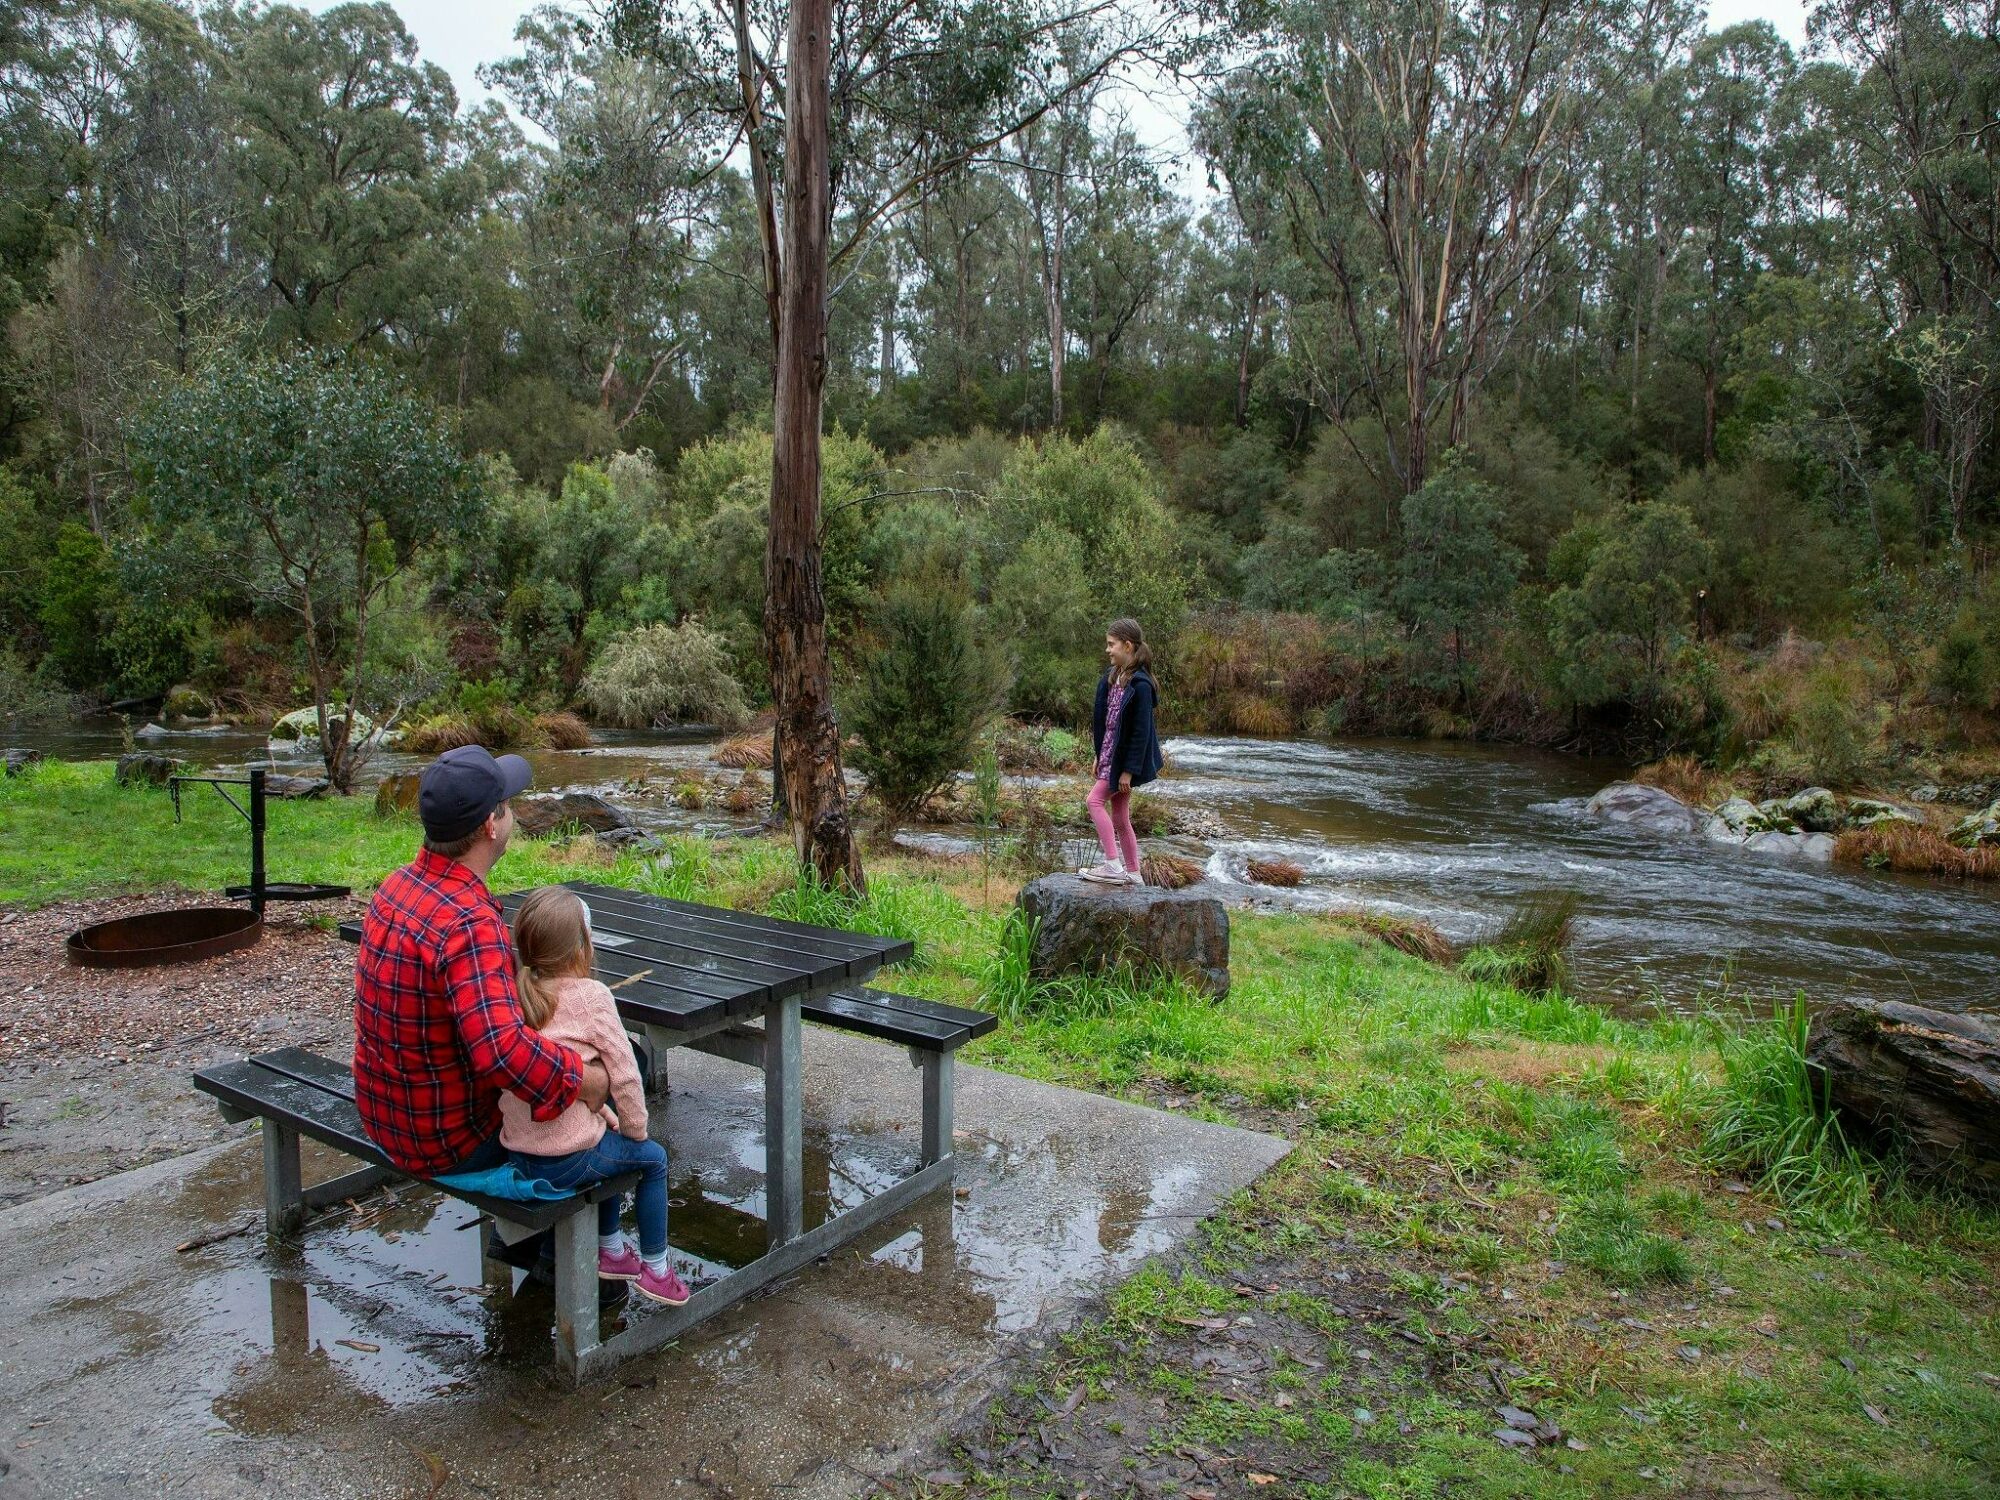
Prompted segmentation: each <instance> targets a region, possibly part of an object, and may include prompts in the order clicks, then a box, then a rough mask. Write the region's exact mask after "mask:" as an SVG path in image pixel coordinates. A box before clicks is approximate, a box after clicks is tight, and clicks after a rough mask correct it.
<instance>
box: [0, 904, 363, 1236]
mask: <svg viewBox="0 0 2000 1500" xmlns="http://www.w3.org/2000/svg"><path fill="white" fill-rule="evenodd" d="M213 901H214V898H213V897H205V896H202V895H199V894H193V893H174V894H165V895H160V894H155V895H151V896H145V897H129V896H127V897H117V898H112V899H106V900H96V901H71V902H63V903H60V904H58V905H53V906H45V907H42V908H40V909H39V910H36V911H24V910H20V909H17V908H11V907H0V1206H5V1205H8V1204H14V1203H21V1202H25V1201H27V1200H29V1199H32V1198H38V1197H41V1196H42V1195H43V1194H45V1193H51V1192H54V1191H56V1190H57V1189H59V1188H64V1187H69V1186H72V1185H74V1184H76V1183H79V1182H90V1181H92V1180H94V1179H96V1178H99V1177H104V1176H107V1175H109V1174H110V1173H112V1172H122V1171H125V1170H126V1169H128V1168H131V1167H137V1166H142V1165H144V1164H145V1163H147V1162H150V1161H157V1160H159V1159H160V1158H162V1157H166V1156H175V1155H179V1154H180V1153H182V1152H186V1151H193V1150H196V1149H197V1148H199V1147H201V1146H205V1145H207V1144H209V1143H210V1142H212V1141H215V1140H218V1139H221V1138H222V1137H223V1136H225V1135H226V1134H228V1133H230V1132H231V1131H233V1130H235V1129H237V1128H240V1127H234V1126H226V1125H224V1124H223V1122H222V1119H221V1116H220V1115H218V1114H217V1113H216V1111H215V1107H214V1105H213V1103H212V1102H211V1101H210V1100H209V1099H208V1098H207V1096H206V1095H202V1094H198V1093H196V1092H195V1090H194V1087H193V1084H192V1083H191V1082H190V1078H189V1075H190V1074H191V1073H192V1072H193V1070H194V1069H195V1068H197V1067H200V1066H202V1065H203V1064H204V1063H208V1062H214V1061H218V1060H221V1059H224V1058H230V1057H240V1056H243V1055H244V1054H246V1053H250V1052H261V1051H268V1050H269V1049H270V1048H273V1047H282V1046H285V1045H287V1044H290V1043H296V1044H298V1045H300V1046H310V1047H314V1048H317V1049H319V1050H321V1051H324V1052H327V1053H329V1054H330V1055H334V1056H338V1057H341V1058H345V1057H347V1056H348V1055H349V1053H350V1052H351V1051H352V1048H353V1022H352V1015H351V1011H352V1006H353V976H354V950H353V949H352V948H350V947H349V946H348V945H347V944H346V943H343V942H341V941H340V940H339V938H337V937H336V936H335V935H334V934H333V932H332V931H331V925H330V919H338V918H342V917H347V916H353V915H358V914H359V913H360V911H361V910H362V903H360V902H358V901H346V902H336V901H319V902H314V903H312V904H311V905H310V906H309V907H282V906H280V907H274V908H273V909H272V911H271V912H270V913H269V914H268V916H267V918H266V922H265V934H264V940H263V941H262V942H260V943H259V944H258V945H257V946H256V947H254V948H248V949H244V950H241V951H239V952H236V953H226V954H224V955H222V956H221V957H219V958H212V959H208V960H206V961H205V962H202V963H194V964H179V965H174V966H172V967H169V968H159V969H79V968H76V967H73V966H72V965H71V964H70V963H69V961H68V960H67V959H66V958H65V957H64V955H63V939H64V938H66V937H67V936H68V935H69V934H70V933H71V932H72V931H74V930H75V929H76V928H78V927H82V926H85V925H87V924H89V923H91V922H101V921H104V920H106V919H107V918H110V917H116V916H123V915H126V914H129V913H132V912H138V911H155V910H159V909H161V908H164V907H174V906H200V905H206V904H210V903H212V902H213ZM315 924H318V925H315Z"/></svg>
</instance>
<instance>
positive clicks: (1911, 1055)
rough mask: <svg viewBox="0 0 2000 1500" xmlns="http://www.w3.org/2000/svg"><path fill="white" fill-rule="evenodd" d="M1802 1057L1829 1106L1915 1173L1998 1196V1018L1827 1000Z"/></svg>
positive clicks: (1891, 1004)
mask: <svg viewBox="0 0 2000 1500" xmlns="http://www.w3.org/2000/svg"><path fill="white" fill-rule="evenodd" d="M1806 1057H1807V1060H1808V1061H1809V1062H1810V1063H1812V1064H1813V1066H1815V1067H1817V1068H1819V1069H1820V1070H1821V1071H1822V1072H1823V1073H1824V1074H1825V1076H1826V1080H1827V1093H1828V1096H1829V1098H1830V1099H1831V1100H1832V1102H1833V1105H1834V1107H1835V1108H1836V1109H1838V1110H1840V1112H1841V1113H1842V1114H1843V1115H1845V1116H1847V1117H1848V1118H1849V1119H1850V1120H1852V1121H1853V1122H1855V1123H1857V1124H1859V1125H1861V1126H1863V1127H1865V1128H1866V1129H1869V1130H1872V1131H1875V1132H1877V1133H1879V1134H1883V1135H1888V1136H1894V1137H1895V1138H1896V1139H1897V1140H1899V1141H1900V1142H1901V1143H1902V1146H1903V1151H1904V1154H1905V1156H1906V1158H1907V1159H1908V1161H1909V1162H1910V1164H1911V1166H1912V1167H1913V1168H1914V1169H1915V1170H1916V1171H1917V1172H1918V1173H1920V1174H1922V1175H1930V1176H1937V1175H1945V1176H1950V1177H1954V1178H1959V1179H1962V1180H1963V1181H1965V1182H1966V1183H1967V1184H1968V1185H1969V1186H1971V1187H1974V1188H1976V1189H1978V1190H1979V1191H1982V1192H1984V1193H1986V1194H1988V1195H1989V1196H1993V1197H2000V1017H1996V1016H1992V1015H1982V1014H1979V1013H1977V1012H1964V1013H1957V1012H1951V1011H1938V1010H1928V1009H1926V1008H1925V1007H1923V1006H1920V1005H1906V1004H1904V1003H1903V1002H1902V1001H1900V1000H1883V1001H1867V1000H1836V1001H1831V1002H1829V1003H1827V1004H1826V1005H1824V1006H1822V1007H1821V1008H1820V1009H1819V1010H1818V1011H1817V1012H1816V1013H1815V1014H1814V1016H1813V1022H1812V1035H1811V1037H1810V1039H1809V1040H1808V1042H1807V1044H1806Z"/></svg>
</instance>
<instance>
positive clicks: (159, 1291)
mask: <svg viewBox="0 0 2000 1500" xmlns="http://www.w3.org/2000/svg"><path fill="white" fill-rule="evenodd" d="M806 1054H807V1069H806V1118H807V1122H808V1129H809V1133H810V1137H811V1146H810V1160H809V1165H808V1174H807V1175H808V1180H807V1197H808V1203H807V1214H806V1220H807V1224H808V1225H809V1226H810V1225H811V1224H813V1223H816V1222H819V1221H820V1219H821V1218H823V1217H824V1215H825V1213H826V1212H827V1208H828V1205H829V1204H832V1205H835V1206H838V1205H841V1204H844V1203H850V1202H853V1201H855V1200H856V1199H857V1197H858V1196H860V1195H863V1194H865V1193H866V1192H867V1191H869V1190H870V1189H871V1188H872V1187H873V1186H874V1185H876V1184H877V1183H879V1182H881V1181H884V1180H887V1179H889V1178H891V1177H894V1176H896V1175H900V1174H901V1173H903V1172H906V1171H908V1170H909V1169H910V1168H912V1167H913V1166H914V1164H915V1162H916V1159H917V1151H918V1112H919V1099H918V1074H917V1073H916V1071H915V1070H914V1069H912V1068H911V1067H910V1066H909V1065H908V1063H907V1061H906V1059H905V1055H904V1054H903V1053H902V1052H901V1051H900V1050H899V1049H895V1048H891V1047H887V1046H884V1045H881V1044H879V1043H874V1042H869V1041H865V1040H862V1039H859V1038H855V1037H849V1036H844V1035H840V1034H836V1033H831V1032H824V1031H820V1030H818V1029H816V1028H808V1034H807V1048H806ZM669 1071H670V1076H671V1080H672V1086H673V1087H672V1094H671V1097H670V1098H669V1099H668V1100H667V1101H665V1102H664V1104H663V1106H662V1107H660V1108H659V1109H658V1110H657V1111H656V1113H655V1116H654V1124H653V1133H654V1134H655V1135H656V1136H657V1137H659V1138H660V1139H662V1140H664V1141H665V1142H666V1143H667V1146H668V1150H669V1153H670V1156H671V1158H672V1161H673V1171H674V1178H675V1189H674V1202H675V1207H674V1208H673V1210H672V1225H671V1237H672V1239H673V1243H674V1246H675V1248H676V1251H677V1252H680V1251H686V1252H690V1253H692V1254H693V1255H695V1256H698V1257H700V1258H702V1259H704V1260H707V1261H710V1262H713V1263H716V1264H740V1263H741V1262H742V1261H744V1260H747V1259H749V1258H750V1257H752V1256H754V1255H755V1254H756V1253H758V1251H759V1249H760V1248H761V1224H760V1222H759V1218H758V1216H759V1215H760V1214H761V1208H762V1204H761V1191H762V1180H761V1176H760V1164H761V1161H762V1149H763V1148H762V1121H763V1092H762V1080H761V1077H760V1076H759V1075H758V1074H756V1073H755V1072H753V1071H751V1070H750V1069H747V1068H743V1067H739V1066H737V1065H735V1064H732V1063H728V1062H724V1061H721V1060H719V1059H716V1058H712V1057H706V1056H702V1055H699V1054H693V1053H674V1054H670V1061H669ZM958 1123H959V1139H958V1157H959V1161H958V1169H957V1192H956V1194H952V1195H947V1194H943V1193H939V1194H935V1195H933V1197H932V1198H931V1199H930V1200H928V1201H927V1202H926V1203H924V1204H923V1205H921V1206H920V1207H919V1208H918V1209H916V1210H914V1211H913V1212H911V1213H909V1214H908V1215H905V1216H903V1217H901V1218H898V1219H894V1220H892V1221H891V1222H890V1223H889V1224H888V1225H886V1226H884V1227H882V1228H880V1229H878V1230H876V1231H874V1232H873V1233H871V1234H870V1235H868V1236H866V1237H864V1238H863V1239H861V1240H859V1241H856V1242H855V1243H853V1244H852V1245H849V1246H848V1247H846V1248H844V1249H843V1250H842V1251H841V1252H839V1253H838V1254H836V1255H835V1256H833V1257H831V1258H830V1259H829V1260H828V1261H826V1262H824V1263H822V1264H820V1265H818V1266H816V1267H814V1268H812V1269H810V1270H807V1271H805V1272H803V1273H801V1274H800V1275H798V1276H796V1277H794V1278H792V1279H790V1280H789V1281H786V1282H782V1283H780V1284H778V1286H777V1287H775V1288H774V1289H773V1290H772V1291H771V1292H769V1293H766V1294H764V1295H761V1296H758V1297H755V1298H752V1299H751V1300H750V1301H748V1302H746V1303H745V1304H743V1305H742V1306H740V1307H737V1308H735V1309H732V1310H731V1311H729V1312H727V1313H724V1314H723V1315H721V1316H720V1317H718V1318H716V1319H714V1320H713V1321H712V1322H710V1323H708V1324H706V1325H704V1326H703V1327H702V1328H701V1329H699V1330H697V1331H696V1332H695V1333H693V1334H691V1335H689V1336H688V1337H687V1338H685V1339H683V1340H682V1341H681V1342H680V1343H678V1344H677V1345H673V1346H669V1347H668V1348H667V1349H665V1350H662V1351H660V1352H658V1353H655V1354H651V1355H647V1356H645V1357H642V1358H639V1359H635V1360H633V1361H631V1362H629V1363H627V1364H626V1365H623V1366H621V1367H620V1369H619V1370H618V1371H617V1372H616V1373H615V1374H614V1375H613V1376H612V1377H611V1378H609V1379H608V1380H605V1381H603V1382H600V1383H599V1384H597V1385H594V1386H590V1387H586V1388H585V1389H583V1390H581V1391H571V1390H569V1389H567V1388H566V1387H565V1386H563V1385H562V1384H561V1383H560V1381H559V1379H558V1378H557V1376H556V1375H555V1372H554V1368H553V1365H552V1362H551V1359H550V1354H549V1343H548V1339H549V1334H548V1327H549V1305H548V1301H547V1298H546V1296H545V1295H544V1294H542V1293H540V1292H538V1291H536V1290H535V1289H534V1288H532V1287H525V1286H523V1287H521V1288H520V1289H519V1290H512V1289H508V1290H502V1289H499V1288H487V1287H483V1286H482V1285H481V1261H480V1246H479V1244H478V1233H477V1231H476V1229H474V1228H473V1227H471V1226H472V1223H473V1215H472V1213H471V1211H470V1210H468V1209H467V1208H466V1207H465V1206H464V1205H463V1204H461V1203H458V1202H457V1201H455V1200H453V1199H449V1198H445V1197H443V1196H442V1195H439V1194H436V1193H433V1192H430V1191H428V1190H416V1189H406V1190H404V1191H403V1192H402V1193H401V1194H400V1195H398V1197H397V1199H396V1201H395V1202H394V1203H393V1204H392V1205H387V1206H383V1205H381V1204H379V1203H377V1202H372V1201H371V1202H370V1203H367V1204H364V1205H362V1206H361V1207H360V1208H359V1209H358V1210H356V1211H352V1212H348V1213H346V1214H345V1215H344V1217H342V1218H341V1219H339V1220H338V1221H336V1222H323V1223H321V1224H320V1225H319V1226H317V1227H316V1228H314V1229H312V1230H309V1231H308V1233H307V1235H306V1237H305V1239H304V1240H303V1242H302V1243H300V1244H298V1245H295V1246H290V1247H278V1248H268V1247H266V1246H265V1244H264V1242H263V1239H262V1235H261V1226H260V1228H259V1229H258V1230H256V1231H253V1232H252V1233H250V1234H247V1235H241V1236H238V1237H235V1238H231V1239H225V1240H220V1241H218V1242H216V1243H214V1244H211V1245H208V1246H205V1247H202V1248H199V1249H194V1250H190V1251H188V1252H186V1253H176V1251H175V1249H174V1247H175V1246H176V1245H178V1244H181V1243H184V1242H186V1241H189V1240H192V1239H195V1238H197V1237H200V1236H203V1235H207V1234H213V1233H215V1232H216V1231H218V1230H223V1229H228V1228H230V1227H232V1226H235V1225H239V1224H242V1223H244V1222H246V1221H248V1220H249V1219H250V1218H251V1217H252V1216H253V1215H254V1214H256V1213H257V1211H258V1205H259V1204H260V1202H261V1196H260V1189H259V1185H258V1171H259V1153H258V1149H257V1145H256V1142H255V1140H254V1139H253V1138H249V1137H246V1139H245V1140H244V1141H242V1142H241V1143H238V1144H232V1145H227V1146H224V1147H221V1148H217V1149H214V1150H211V1151H206V1152H200V1153H196V1154H195V1155H193V1156H188V1157H182V1158H178V1159H176V1160H173V1161H169V1162H162V1163H158V1164H155V1165H154V1166H151V1167H147V1168H144V1169H142V1170H140V1171H136V1172H130V1173H125V1174H123V1175H121V1176H119V1177H113V1178H108V1179H105V1180H104V1181H101V1182H97V1183H92V1184H89V1185H87V1186H85V1187H81V1188H75V1189H71V1190H69V1191H67V1192H64V1193H60V1194H56V1195H54V1196H51V1197H49V1198H44V1199H41V1200H39V1201H37V1202H35V1203H31V1204H26V1205H23V1206H21V1207H19V1208H17V1209H12V1210H9V1211H7V1212H6V1213H4V1214H0V1265H4V1266H6V1268H7V1275H6V1277H5V1280H4V1283H0V1465H4V1469H0V1500H7V1497H12V1496H25V1495H34V1496H48V1497H52V1500H53V1497H59V1496H87V1495H88V1496H98V1495H141V1494H143V1495H175V1496H180V1495H188V1496H217V1497H220V1496H249V1495H257V1496H300V1497H304V1496H313V1497H320V1496H379V1495H404V1494H409V1495H416V1496H431V1495H440V1496H442V1495H489V1496H517V1495H518V1496H528V1495H542V1494H548V1493H576V1494H589V1495H592V1496H594V1497H600V1500H623V1497H626V1496H639V1495H655V1494H666V1493H700V1492H703V1491H712V1492H715V1493H720V1494H726V1495H731V1496H740V1497H755V1496H764V1495H777V1494H780V1493H782V1494H784V1495H786V1496H788V1497H796V1496H801V1495H804V1496H815V1495H838V1494H845V1493H849V1492H851V1491H853V1490H855V1489H857V1488H860V1487H862V1486H863V1485H865V1484H866V1482H867V1481H868V1479H869V1478H871V1477H872V1476H873V1475H875V1474H878V1473H881V1472H884V1471H885V1470H886V1469H887V1468H889V1467H890V1466H892V1465H893V1463H894V1462H895V1457H896V1455H897V1453H898V1452H899V1451H900V1450H903V1449H905V1448H906V1447H908V1446H909V1445H911V1444H913V1443H916V1442H918V1441H920V1440H921V1439H923V1438H924V1437H926V1436H928V1435H930V1434H932V1433H934V1432H936V1431H937V1430H938V1429H939V1428H940V1427H942V1426H944V1425H945V1424H947V1423H949V1422H951V1421H953V1420H955V1419H956V1418H957V1417H958V1416H959V1415H960V1414H961V1413H962V1412H964V1411H966V1410H967V1409H969V1408H970V1407H972V1406H974V1405H976V1404H977V1403H979V1402H980V1401H982V1400H984V1399H985V1398H986V1397H987V1396H989V1395H990V1394H991V1393H992V1391H993V1390H994V1389H996V1388H997V1385H998V1383H999V1382H1000V1381H1001V1380H1002V1379H1003V1378H1004V1375H1005V1371H1006V1369H1007V1367H1008V1363H1009V1360H1010V1356H1013V1355H1016V1354H1018V1353H1021V1352H1023V1349H1024V1346H1025V1347H1027V1348H1032V1347H1036V1346H1039V1345H1041V1344H1042V1343H1044V1342H1045V1341H1046V1340H1047V1339H1048V1338H1049V1337H1050V1336H1051V1335H1052V1334H1053V1333H1054V1332H1055V1331H1057V1330H1059V1329H1060V1328H1062V1327H1064V1326H1066V1325H1067V1324H1069V1323H1070V1322H1072V1321H1073V1320H1074V1319H1075V1317H1076V1316H1077V1315H1078V1314H1079V1313H1080V1312H1081V1311H1082V1310H1083V1309H1084V1308H1086V1307H1087V1306H1088V1305H1089V1304H1090V1303H1091V1301H1092V1300H1093V1299H1094V1298H1095V1297H1097V1296H1098V1295H1100V1294H1101V1293H1103V1292H1104V1291H1105V1290H1107V1289H1108V1288H1109V1287H1111V1286H1113V1285H1115V1284H1116V1283H1117V1282H1119V1281H1121V1280H1123V1279H1124V1278H1125V1277H1126V1276H1127V1275H1129V1274H1130V1273H1131V1272H1132V1271H1133V1270H1134V1269H1136V1268H1137V1266H1138V1265H1139V1264H1140V1263H1141V1262H1142V1261H1144V1260H1146V1259H1147V1258H1149V1257H1151V1256H1154V1255H1156V1254H1158V1253H1159V1252H1161V1251H1163V1250H1166V1249H1168V1248H1169V1247H1171V1246H1173V1245H1174V1244H1176V1243H1177V1242H1179V1241H1180V1240H1182V1239H1183V1238H1184V1237H1185V1236H1186V1235H1187V1234H1188V1233H1189V1232H1190V1230H1191V1229H1192V1227H1193V1226H1194V1225H1195V1224H1196V1223H1197V1222H1198V1221H1199V1220H1200V1219H1201V1218H1203V1217H1205V1216H1206V1215H1207V1214H1209V1213H1210V1212H1211V1211H1212V1210H1213V1209H1214V1208H1215V1207H1216V1205H1217V1204H1218V1203H1220V1202H1221V1201H1222V1200H1223V1199H1224V1198H1225V1197H1227V1196H1228V1195H1229V1194H1230V1193H1232V1192H1234V1191H1236V1190H1238V1189H1239V1188H1242V1187H1244V1186H1246V1185H1247V1184H1248V1183H1250V1182H1251V1181H1253V1180H1254V1179H1255V1178H1256V1177H1257V1176H1259V1175H1260V1174H1261V1173H1263V1172H1264V1171H1266V1170H1267V1169H1268V1168H1270V1167H1271V1166H1272V1165H1273V1164H1274V1163H1276V1162H1277V1161H1278V1160H1280V1159H1281V1158H1282V1157H1283V1156H1284V1155H1285V1153H1286V1152H1287V1151H1288V1150H1289V1149H1290V1147H1289V1145H1288V1144H1287V1143H1286V1142H1284V1141H1281V1140H1278V1139H1277V1138H1275V1137H1272V1136H1266V1135H1259V1134H1255V1133H1252V1132H1249V1131H1243V1130H1235V1129H1230V1128H1227V1127H1222V1126H1215V1125H1205V1124H1202V1123H1199V1122H1196V1121H1190V1120H1185V1119H1181V1118H1178V1117H1175V1116H1172V1115H1168V1114H1163V1113H1160V1112H1157V1111H1153V1110H1148V1109H1142V1108H1138V1107H1136V1106H1132V1105H1127V1104H1121V1103H1118V1102H1116V1101H1112V1100H1107V1099H1104V1098H1101V1097H1098V1096H1096V1095H1092V1094H1085V1093H1079V1092H1076V1091H1074V1090H1069V1089H1062V1088H1056V1087H1053V1086H1051V1085H1048V1084H1040V1083H1033V1082H1029V1081H1026V1080H1023V1079H1019V1078H1014V1077H1011V1076H1009V1075H1006V1074H1001V1073H994V1072H989V1071H986V1070H984V1069H978V1068H969V1067H961V1068H960V1070H959V1088H958ZM336 1170H339V1164H338V1162H337V1160H336V1159H333V1158H331V1157H329V1158H327V1159H325V1160H323V1161H320V1162H318V1163H317V1170H316V1164H315V1162H314V1161H313V1159H312V1157H311V1154H310V1153H309V1155H308V1162H307V1177H308V1180H309V1181H310V1180H313V1179H314V1178H315V1176H328V1175H332V1173H333V1172H334V1171H336ZM635 1315H639V1316H642V1315H643V1314H635Z"/></svg>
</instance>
